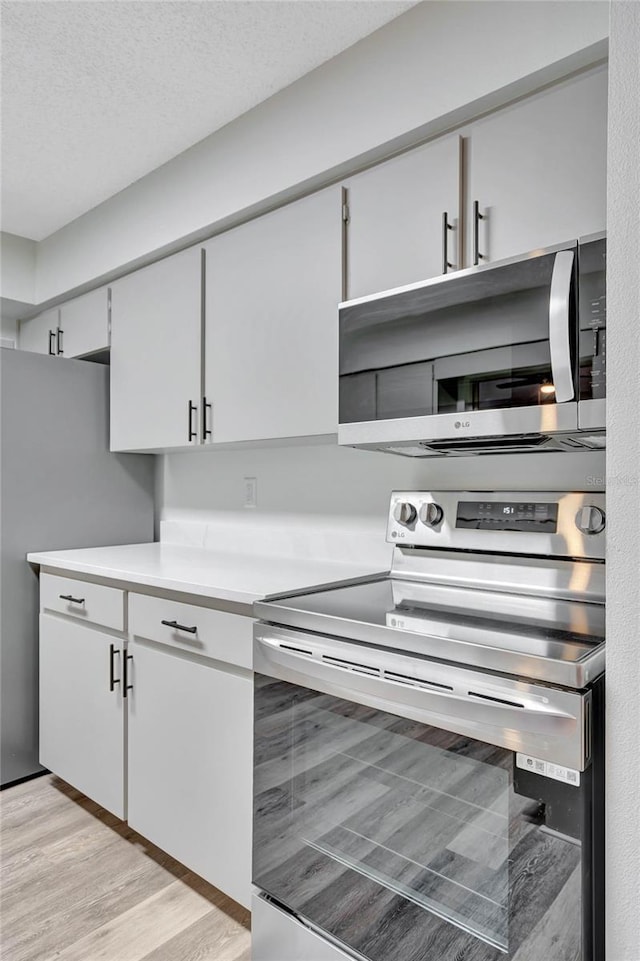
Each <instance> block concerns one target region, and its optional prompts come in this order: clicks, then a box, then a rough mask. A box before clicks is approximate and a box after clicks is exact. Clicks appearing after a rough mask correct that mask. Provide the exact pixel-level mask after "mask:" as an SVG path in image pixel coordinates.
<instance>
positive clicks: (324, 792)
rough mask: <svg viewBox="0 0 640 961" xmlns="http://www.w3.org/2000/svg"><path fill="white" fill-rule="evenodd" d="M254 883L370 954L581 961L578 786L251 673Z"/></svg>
mask: <svg viewBox="0 0 640 961" xmlns="http://www.w3.org/2000/svg"><path fill="white" fill-rule="evenodd" d="M255 709H256V740H255V808H254V878H253V880H254V883H255V884H257V885H258V886H259V887H260V888H262V889H263V890H264V891H266V892H267V893H268V894H269V895H271V896H272V897H273V898H275V899H276V900H277V901H278V902H280V903H281V904H283V905H285V906H286V907H287V908H289V909H290V910H292V911H294V912H295V913H296V914H298V915H299V916H300V917H302V918H303V919H305V920H306V921H308V922H310V923H311V924H312V925H314V926H315V927H316V928H317V929H319V930H320V931H324V932H326V933H327V935H328V936H329V937H330V938H332V939H334V940H336V941H337V942H338V943H341V944H343V945H344V946H346V947H348V948H350V949H351V950H353V951H355V952H357V953H358V954H359V955H360V956H362V957H364V958H367V959H370V961H425V959H452V961H453V959H456V961H498V959H501V958H502V959H503V958H511V959H514V961H525V959H526V961H583V959H585V958H586V957H587V955H586V954H585V953H584V940H583V937H584V935H583V927H582V914H583V912H582V908H581V904H582V893H581V889H582V845H581V835H582V833H583V831H584V827H583V824H582V814H581V811H582V797H583V792H582V789H581V788H580V787H575V786H573V785H568V784H564V783H560V782H555V781H551V780H550V779H548V778H541V777H540V776H537V775H535V774H534V773H531V772H529V771H521V770H520V769H518V768H517V767H515V763H514V761H515V758H514V755H513V753H512V752H510V751H507V750H504V749H502V748H498V747H494V746H491V745H488V744H485V743H483V742H480V741H473V740H470V739H469V738H466V737H460V736H458V735H456V734H452V733H449V732H447V731H444V730H440V729H436V728H433V727H428V726H425V725H423V724H419V723H416V722H413V721H410V720H406V719H402V718H398V717H396V716H394V715H392V714H386V713H383V712H381V711H377V710H373V709H371V708H368V707H363V706H360V705H357V704H354V703H352V702H349V701H345V700H341V699H339V698H336V697H332V696H330V695H325V694H319V693H316V692H313V691H310V690H308V689H306V688H301V687H298V686H296V685H292V684H288V683H285V682H283V681H277V680H273V679H271V678H268V677H264V676H261V675H257V677H256V704H255Z"/></svg>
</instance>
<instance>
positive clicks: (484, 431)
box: [338, 246, 578, 446]
mask: <svg viewBox="0 0 640 961" xmlns="http://www.w3.org/2000/svg"><path fill="white" fill-rule="evenodd" d="M576 249H577V248H576V247H575V246H573V247H571V248H562V249H557V248H556V249H554V250H551V251H544V252H539V251H538V252H535V254H532V255H530V256H529V257H526V258H517V259H514V260H509V261H503V262H501V263H499V264H490V265H487V266H482V267H474V268H470V269H468V270H464V271H459V272H457V273H454V274H448V275H447V276H446V277H443V278H435V279H434V280H432V281H428V282H426V283H424V284H415V285H412V286H409V287H403V288H399V289H398V290H395V291H386V292H384V293H381V294H377V295H375V296H373V297H367V298H362V299H360V300H354V301H349V302H347V303H344V304H341V305H340V313H339V368H340V376H339V432H338V439H339V442H340V443H343V444H352V445H356V446H358V445H363V446H372V445H373V446H375V445H391V444H399V443H400V444H408V443H415V442H428V441H444V440H452V439H455V440H457V441H460V440H463V439H464V438H480V437H491V438H496V437H508V436H509V435H517V436H521V435H536V434H538V435H540V434H553V433H558V432H567V431H572V430H575V429H576V428H577V421H578V414H577V397H576V389H575V386H576V368H577V362H576V344H575V342H576V328H577V321H576V309H575V301H576V294H575V270H576ZM532 442H533V441H532Z"/></svg>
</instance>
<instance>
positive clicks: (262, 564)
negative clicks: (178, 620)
mask: <svg viewBox="0 0 640 961" xmlns="http://www.w3.org/2000/svg"><path fill="white" fill-rule="evenodd" d="M27 560H28V561H30V562H31V563H32V564H40V565H41V566H43V567H49V568H53V569H55V570H61V571H70V572H78V573H82V574H87V575H93V576H95V577H104V578H109V579H112V580H118V581H128V582H130V583H133V584H145V585H148V586H149V587H154V588H160V589H161V590H166V591H179V592H182V593H186V594H196V595H200V596H202V597H208V598H214V599H218V600H222V601H233V602H235V603H239V604H253V602H254V601H257V600H260V599H261V598H263V597H265V596H266V595H268V594H279V593H286V592H288V591H295V590H299V589H301V588H306V587H315V586H317V585H320V584H330V583H334V582H335V581H341V580H345V579H348V578H352V577H363V576H366V575H370V574H373V573H378V572H379V570H380V568H378V569H376V570H373V569H372V567H371V565H366V564H364V563H362V564H358V563H354V562H351V561H350V562H348V563H342V562H337V561H329V560H317V561H316V560H311V559H309V558H304V559H302V560H300V559H297V558H292V557H279V556H272V555H260V554H248V553H243V554H241V553H237V554H234V553H229V552H225V553H221V552H216V551H215V550H209V549H205V548H201V547H186V546H181V545H176V544H165V543H156V544H126V545H124V546H117V547H91V548H83V549H80V550H67V551H46V552H32V553H30V554H27Z"/></svg>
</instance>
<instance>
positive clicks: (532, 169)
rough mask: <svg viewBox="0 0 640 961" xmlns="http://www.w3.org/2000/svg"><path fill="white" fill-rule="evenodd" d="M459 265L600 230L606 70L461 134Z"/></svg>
mask: <svg viewBox="0 0 640 961" xmlns="http://www.w3.org/2000/svg"><path fill="white" fill-rule="evenodd" d="M463 133H464V135H465V155H466V165H467V178H468V180H467V198H468V203H469V208H468V211H467V215H468V221H467V223H468V230H467V235H468V245H467V263H468V264H469V265H472V264H473V262H474V212H473V203H474V201H477V203H478V210H479V213H480V215H481V218H482V219H480V220H479V222H478V249H479V253H480V255H481V257H480V259H479V262H480V263H485V262H487V261H490V260H502V259H503V258H505V257H511V256H516V255H517V254H521V253H526V252H527V251H530V250H535V249H537V248H541V247H548V246H552V245H554V244H560V243H564V242H565V241H567V240H572V239H575V238H577V237H579V236H583V235H585V234H590V233H595V232H597V231H601V230H604V229H605V227H606V160H607V71H606V68H599V69H597V70H595V71H593V72H590V73H588V74H583V75H581V76H578V77H575V78H573V79H572V80H568V81H565V82H564V83H562V84H560V85H558V86H555V87H552V88H549V89H547V90H544V91H542V92H541V93H538V94H536V95H534V96H532V97H529V98H527V99H526V100H523V101H521V102H519V103H516V104H513V105H512V106H510V107H506V108H504V109H503V110H500V111H498V112H496V113H494V114H491V115H489V116H487V117H485V118H484V119H481V120H478V121H475V122H474V123H473V124H472V125H470V126H469V127H468V128H466V129H465V130H464V131H463Z"/></svg>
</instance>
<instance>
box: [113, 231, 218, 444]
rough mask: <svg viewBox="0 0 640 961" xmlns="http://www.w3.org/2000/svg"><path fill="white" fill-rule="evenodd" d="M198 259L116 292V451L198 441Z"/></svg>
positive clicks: (181, 260)
mask: <svg viewBox="0 0 640 961" xmlns="http://www.w3.org/2000/svg"><path fill="white" fill-rule="evenodd" d="M201 256H202V255H201V251H200V248H189V250H184V251H182V252H181V253H179V254H175V255H174V256H173V257H167V258H166V259H165V260H161V261H159V262H158V263H156V264H152V265H151V266H150V267H145V268H144V269H143V270H138V271H136V272H135V273H133V274H129V276H127V277H124V278H123V279H122V280H119V281H117V282H116V283H114V284H113V285H112V287H111V450H154V449H158V448H165V447H187V446H189V445H193V444H197V442H198V440H197V438H198V424H197V414H198V403H199V398H200V386H201V377H200V363H201V351H200V346H201V345H200V341H201V331H202V267H201ZM190 404H192V405H193V406H194V408H195V411H194V412H192V410H191V408H190V406H189V405H190Z"/></svg>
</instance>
